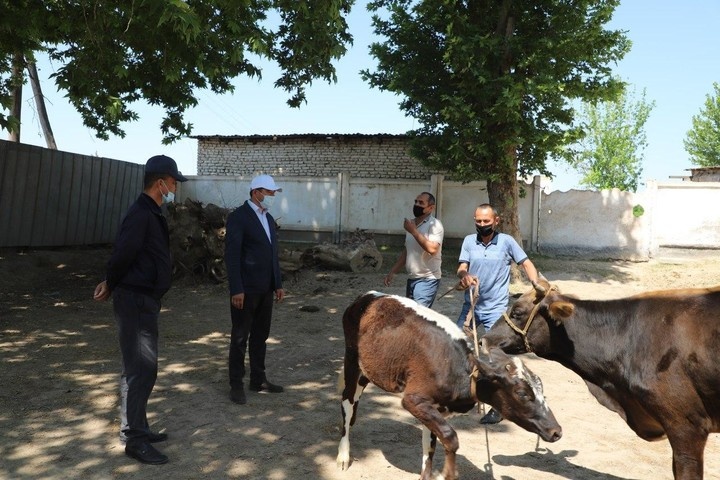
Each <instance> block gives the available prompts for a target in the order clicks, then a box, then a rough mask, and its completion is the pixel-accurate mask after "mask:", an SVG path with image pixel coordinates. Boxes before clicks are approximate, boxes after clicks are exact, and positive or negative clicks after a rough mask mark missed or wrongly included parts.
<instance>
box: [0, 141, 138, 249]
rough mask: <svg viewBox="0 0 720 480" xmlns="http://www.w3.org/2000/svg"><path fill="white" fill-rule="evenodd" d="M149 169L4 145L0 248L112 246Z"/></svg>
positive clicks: (0, 163)
mask: <svg viewBox="0 0 720 480" xmlns="http://www.w3.org/2000/svg"><path fill="white" fill-rule="evenodd" d="M143 175H144V166H143V165H137V164H134V163H129V162H122V161H119V160H111V159H108V158H100V157H92V156H88V155H79V154H75V153H68V152H62V151H57V150H48V149H46V148H42V147H36V146H33V145H25V144H20V143H14V142H8V141H5V140H0V247H55V246H68V245H93V244H102V243H111V242H112V241H113V240H114V238H115V233H116V231H117V228H118V227H119V225H120V221H121V220H122V216H123V214H124V213H125V211H126V210H127V208H128V207H129V206H130V205H131V204H132V202H133V201H134V200H135V199H136V198H137V196H138V195H139V193H140V192H141V191H142V182H143Z"/></svg>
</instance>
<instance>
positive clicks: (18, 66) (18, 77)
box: [8, 53, 25, 143]
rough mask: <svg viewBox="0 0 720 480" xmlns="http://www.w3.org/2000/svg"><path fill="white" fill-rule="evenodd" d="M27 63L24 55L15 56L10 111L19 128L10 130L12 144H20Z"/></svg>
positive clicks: (9, 136) (9, 135)
mask: <svg viewBox="0 0 720 480" xmlns="http://www.w3.org/2000/svg"><path fill="white" fill-rule="evenodd" d="M24 63H25V58H24V57H23V55H22V53H16V54H15V55H14V56H13V64H12V74H11V75H12V84H13V93H12V99H13V104H12V109H11V111H10V116H12V117H15V118H17V128H16V129H13V130H10V132H9V133H8V140H9V141H11V142H16V143H20V123H21V122H20V119H21V117H22V87H23V82H22V78H23V73H22V72H23V69H24V67H23V65H24Z"/></svg>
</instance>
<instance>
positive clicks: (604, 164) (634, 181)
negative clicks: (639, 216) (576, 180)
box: [571, 90, 655, 192]
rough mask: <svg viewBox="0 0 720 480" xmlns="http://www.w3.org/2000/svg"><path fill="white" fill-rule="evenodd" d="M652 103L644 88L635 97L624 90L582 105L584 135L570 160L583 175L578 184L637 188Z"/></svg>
mask: <svg viewBox="0 0 720 480" xmlns="http://www.w3.org/2000/svg"><path fill="white" fill-rule="evenodd" d="M654 106H655V102H649V103H648V102H647V101H646V99H645V91H644V90H643V92H642V96H641V97H640V98H639V99H638V100H637V101H634V99H633V98H632V95H630V94H628V93H627V92H625V93H623V94H622V95H621V96H620V97H619V98H617V99H616V100H614V101H609V102H602V103H598V104H595V103H586V104H585V105H584V108H583V110H582V114H581V116H580V117H581V118H580V123H581V128H582V129H583V131H584V132H585V137H584V138H583V139H582V140H581V141H580V143H579V145H580V147H579V151H578V152H577V155H576V157H575V158H574V159H573V160H572V161H571V163H572V164H573V165H574V166H575V168H576V169H577V170H578V171H579V172H580V173H582V175H583V177H582V179H581V180H580V183H581V184H583V185H586V186H588V187H591V188H594V189H597V190H602V189H610V188H619V189H620V190H624V191H630V192H635V191H637V188H638V183H639V180H640V175H641V174H642V162H643V150H644V148H645V147H646V146H647V138H646V135H645V123H646V122H647V120H648V118H649V116H650V112H651V111H652V109H653V107H654Z"/></svg>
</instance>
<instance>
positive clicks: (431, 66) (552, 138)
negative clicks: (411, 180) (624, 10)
mask: <svg viewBox="0 0 720 480" xmlns="http://www.w3.org/2000/svg"><path fill="white" fill-rule="evenodd" d="M618 3H619V0H577V1H573V2H567V1H565V0H504V1H472V2H465V1H451V0H416V1H413V0H376V1H373V2H371V3H370V4H369V6H368V8H370V9H371V10H372V11H374V12H376V13H375V15H374V17H373V25H374V27H375V32H376V33H377V34H378V35H380V36H381V37H383V40H382V41H380V42H377V43H374V44H373V45H372V46H371V53H372V55H373V56H374V57H375V58H376V59H377V62H378V67H377V71H375V72H371V71H369V70H366V71H364V72H362V74H363V76H364V78H365V79H366V80H367V81H368V82H369V83H370V85H372V86H374V87H377V88H379V89H381V90H388V91H392V92H395V93H398V94H401V95H402V96H403V99H402V101H401V104H400V106H401V108H402V109H403V110H404V111H406V112H407V114H408V115H410V116H412V117H414V118H416V119H417V120H418V121H419V124H420V127H419V128H417V129H416V130H414V131H412V132H410V135H411V139H412V147H413V153H414V154H415V155H416V156H417V157H418V158H419V159H420V160H421V161H423V162H424V163H425V164H427V165H429V166H431V167H436V168H439V169H442V170H444V171H448V172H449V173H450V174H451V176H452V177H453V178H456V179H459V180H462V181H472V180H478V179H487V180H490V181H496V182H500V183H503V184H506V187H508V185H507V184H508V183H511V182H513V181H515V180H514V179H515V178H516V175H517V174H518V173H519V174H521V175H526V174H531V173H534V172H540V173H543V174H545V175H551V173H550V172H548V171H547V170H546V167H545V162H546V159H547V158H548V156H549V155H552V156H564V155H568V156H571V155H572V152H570V151H569V150H568V149H567V148H565V147H566V146H567V145H568V144H572V143H574V142H577V141H578V140H579V138H580V137H581V131H580V130H579V129H578V128H576V127H574V126H573V120H574V111H573V108H572V106H571V100H572V99H580V100H583V101H599V100H604V99H612V98H615V97H616V96H617V95H619V93H620V92H621V91H622V89H623V83H622V82H620V81H619V80H617V79H616V78H614V77H613V76H612V75H611V69H610V67H609V64H610V63H612V62H616V61H617V60H619V59H621V58H622V57H623V56H624V55H625V53H626V52H627V51H628V50H629V48H630V43H629V41H628V40H627V38H626V37H625V35H624V33H623V32H621V31H609V30H605V29H604V28H603V26H604V25H605V24H606V23H607V22H608V21H609V20H610V19H611V16H612V13H613V11H614V9H615V7H616V6H617V5H618ZM491 201H492V198H491Z"/></svg>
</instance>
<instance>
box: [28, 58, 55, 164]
mask: <svg viewBox="0 0 720 480" xmlns="http://www.w3.org/2000/svg"><path fill="white" fill-rule="evenodd" d="M27 71H28V78H30V85H32V89H33V95H34V100H35V107H36V108H37V112H38V118H39V119H40V126H41V127H42V130H43V136H44V137H45V143H46V144H47V148H49V149H51V150H57V143H55V135H53V131H52V128H51V127H50V120H49V119H48V114H47V109H46V108H45V96H43V93H42V87H41V86H40V78H39V77H38V73H37V68H36V66H35V62H28V64H27Z"/></svg>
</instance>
